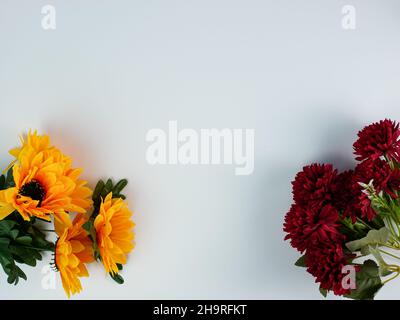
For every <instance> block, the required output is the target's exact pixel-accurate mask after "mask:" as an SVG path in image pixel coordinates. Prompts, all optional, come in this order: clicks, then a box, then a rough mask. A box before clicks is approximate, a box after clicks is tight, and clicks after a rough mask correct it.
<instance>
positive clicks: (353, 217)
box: [283, 119, 400, 299]
mask: <svg viewBox="0 0 400 320" xmlns="http://www.w3.org/2000/svg"><path fill="white" fill-rule="evenodd" d="M399 137H400V129H399V124H398V123H396V122H395V121H391V120H388V119H386V120H383V121H380V122H377V123H373V124H371V125H369V126H366V127H365V128H364V129H362V130H361V131H360V132H359V133H358V139H357V141H356V142H355V143H354V145H353V148H354V154H355V156H356V157H355V159H356V160H357V161H358V163H357V165H356V166H355V168H354V169H352V170H348V171H344V172H341V173H338V171H337V170H336V169H334V168H333V166H332V165H331V164H316V163H314V164H311V165H309V166H305V167H304V168H303V170H302V171H301V172H299V173H297V175H296V177H295V179H294V181H293V182H292V186H293V190H292V192H293V202H294V203H293V204H292V206H291V208H290V210H289V212H288V213H287V214H286V216H285V221H284V228H283V229H284V232H285V233H286V237H285V240H290V244H291V246H292V247H293V248H295V249H297V250H298V251H299V252H300V253H301V254H302V256H301V257H300V258H299V260H298V261H297V262H296V263H295V264H296V265H297V266H300V267H305V268H306V270H307V271H308V272H309V273H310V274H311V275H312V276H313V277H315V282H316V283H318V284H319V289H320V292H321V293H322V294H323V295H324V296H326V295H327V292H330V291H331V292H333V293H334V294H335V295H341V296H344V297H347V298H351V299H373V298H374V296H375V295H376V293H377V292H378V290H379V289H381V288H382V286H383V285H384V284H385V283H387V282H388V281H391V280H393V279H394V278H396V277H397V276H398V275H399V274H400V266H399V265H398V264H396V262H394V261H396V260H397V261H398V260H399V259H400V256H398V255H397V254H396V253H395V252H396V250H400V197H399V196H400V141H399ZM397 263H398V262H397Z"/></svg>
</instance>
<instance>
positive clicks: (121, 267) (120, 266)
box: [117, 263, 123, 271]
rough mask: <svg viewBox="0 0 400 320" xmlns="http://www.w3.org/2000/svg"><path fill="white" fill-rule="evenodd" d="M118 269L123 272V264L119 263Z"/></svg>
mask: <svg viewBox="0 0 400 320" xmlns="http://www.w3.org/2000/svg"><path fill="white" fill-rule="evenodd" d="M117 268H118V270H119V271H121V270H122V269H123V266H122V264H120V263H117Z"/></svg>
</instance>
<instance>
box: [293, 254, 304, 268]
mask: <svg viewBox="0 0 400 320" xmlns="http://www.w3.org/2000/svg"><path fill="white" fill-rule="evenodd" d="M305 257H306V256H305V255H304V256H301V257H300V258H299V259H297V261H296V262H295V263H294V265H295V266H297V267H302V268H305V267H306V261H305Z"/></svg>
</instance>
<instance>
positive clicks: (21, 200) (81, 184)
mask: <svg viewBox="0 0 400 320" xmlns="http://www.w3.org/2000/svg"><path fill="white" fill-rule="evenodd" d="M10 154H11V155H13V156H14V157H15V160H14V162H13V163H12V165H13V168H12V172H13V177H14V182H15V187H12V188H9V189H6V190H2V191H0V219H3V218H4V217H5V216H7V215H8V214H10V213H11V212H13V211H14V210H17V211H18V212H19V213H20V214H21V216H22V217H23V218H24V219H25V220H30V218H31V217H33V216H35V217H38V218H41V219H44V220H50V216H51V215H54V217H55V218H57V219H58V220H60V221H61V222H63V223H67V224H68V223H70V221H69V216H68V213H69V212H77V213H84V212H86V210H87V209H88V208H89V207H90V206H91V204H92V201H91V199H90V196H91V194H92V191H91V190H90V189H89V188H88V187H86V186H85V185H86V181H82V180H80V179H79V176H80V174H81V171H82V170H81V169H78V168H72V160H71V159H70V158H69V157H67V156H65V155H64V154H63V153H61V151H60V150H58V149H57V148H55V147H53V146H51V145H50V138H49V137H48V136H47V135H44V136H40V135H38V134H37V132H36V131H35V132H33V133H32V132H29V133H28V136H27V138H26V139H25V140H24V139H22V146H21V147H19V148H15V149H12V150H10Z"/></svg>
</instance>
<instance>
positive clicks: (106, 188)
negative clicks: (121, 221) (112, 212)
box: [101, 179, 113, 199]
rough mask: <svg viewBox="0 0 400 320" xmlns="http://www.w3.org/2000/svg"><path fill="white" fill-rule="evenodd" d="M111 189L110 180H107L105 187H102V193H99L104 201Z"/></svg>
mask: <svg viewBox="0 0 400 320" xmlns="http://www.w3.org/2000/svg"><path fill="white" fill-rule="evenodd" d="M112 189H113V183H112V180H111V179H108V180H107V182H106V185H105V186H104V189H103V191H102V192H101V196H102V198H103V199H104V198H105V197H106V196H107V195H108V194H109V193H110V192H111V191H112Z"/></svg>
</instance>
